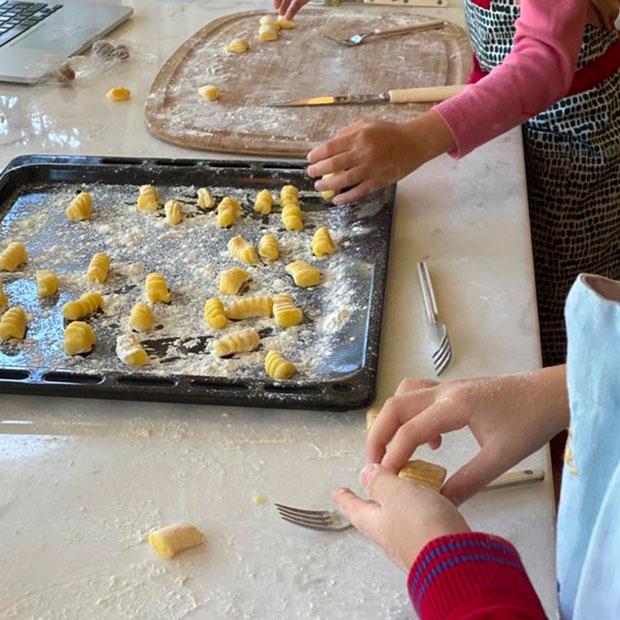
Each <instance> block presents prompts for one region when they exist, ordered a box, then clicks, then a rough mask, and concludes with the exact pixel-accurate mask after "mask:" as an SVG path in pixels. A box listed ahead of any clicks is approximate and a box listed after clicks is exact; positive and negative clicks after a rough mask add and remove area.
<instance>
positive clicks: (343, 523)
mask: <svg viewBox="0 0 620 620" xmlns="http://www.w3.org/2000/svg"><path fill="white" fill-rule="evenodd" d="M275 506H276V508H277V509H278V512H279V513H280V516H281V517H282V519H284V520H285V521H288V522H289V523H292V524H293V525H299V526H300V527H307V528H309V529H311V530H329V531H338V530H344V529H346V528H348V527H350V525H351V524H350V523H349V522H348V521H347V520H346V519H343V518H342V517H341V516H340V515H339V514H338V513H337V512H335V511H330V510H304V509H302V508H293V507H292V506H284V505H282V504H275Z"/></svg>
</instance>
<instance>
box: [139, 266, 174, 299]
mask: <svg viewBox="0 0 620 620" xmlns="http://www.w3.org/2000/svg"><path fill="white" fill-rule="evenodd" d="M144 292H145V293H146V297H147V299H148V300H149V301H150V302H152V303H157V302H162V303H165V304H168V303H170V299H171V295H170V289H169V288H168V283H167V282H166V278H164V276H162V275H161V273H158V272H157V271H154V272H153V273H149V275H148V276H146V280H145V282H144Z"/></svg>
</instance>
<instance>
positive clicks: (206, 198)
mask: <svg viewBox="0 0 620 620" xmlns="http://www.w3.org/2000/svg"><path fill="white" fill-rule="evenodd" d="M196 193H197V194H198V201H197V203H198V206H199V207H200V208H201V209H213V207H214V206H215V198H214V197H213V194H212V193H211V192H210V191H209V190H208V189H207V188H206V187H199V188H198V190H197V192H196Z"/></svg>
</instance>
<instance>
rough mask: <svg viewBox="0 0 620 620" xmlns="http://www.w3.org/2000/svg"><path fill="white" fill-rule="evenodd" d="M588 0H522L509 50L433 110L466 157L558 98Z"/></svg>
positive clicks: (580, 33) (574, 56)
mask: <svg viewBox="0 0 620 620" xmlns="http://www.w3.org/2000/svg"><path fill="white" fill-rule="evenodd" d="M587 8H588V0H561V1H558V0H522V2H521V16H520V18H519V19H518V20H517V22H516V35H515V41H514V48H513V50H512V51H511V53H510V54H509V55H508V56H507V57H506V58H505V60H504V62H503V63H502V64H501V65H499V66H498V67H496V68H495V69H493V71H491V73H489V75H488V76H486V77H484V78H483V79H482V80H480V81H479V82H477V83H476V84H472V85H470V86H468V87H467V88H466V89H465V91H464V92H463V93H461V94H460V95H457V96H456V97H453V98H452V99H449V100H447V101H444V102H443V103H440V104H439V105H437V106H435V107H434V108H433V109H434V110H435V111H436V112H438V113H439V114H440V115H441V117H442V118H443V119H444V121H445V122H446V124H447V125H448V127H449V128H450V131H451V132H452V135H453V136H454V139H455V142H456V144H457V149H456V151H455V152H454V153H453V154H454V155H456V156H457V157H462V156H463V155H466V154H467V153H469V152H470V151H472V150H473V149H475V148H476V147H478V146H480V145H481V144H484V143H485V142H488V141H489V140H491V139H492V138H495V137H496V136H499V135H500V134H502V133H504V132H505V131H508V130H509V129H512V128H513V127H516V126H518V125H520V124H521V123H523V122H524V121H526V120H527V119H529V118H531V117H532V116H535V115H536V114H538V113H540V112H542V111H543V110H546V109H547V108H548V107H549V106H551V105H552V104H554V103H555V102H557V101H559V100H560V99H562V98H563V97H564V96H565V95H566V93H567V92H568V89H569V88H570V85H571V82H572V79H573V74H574V72H575V67H576V64H577V57H578V55H579V49H580V47H581V41H582V38H583V31H584V26H585V21H586V13H587Z"/></svg>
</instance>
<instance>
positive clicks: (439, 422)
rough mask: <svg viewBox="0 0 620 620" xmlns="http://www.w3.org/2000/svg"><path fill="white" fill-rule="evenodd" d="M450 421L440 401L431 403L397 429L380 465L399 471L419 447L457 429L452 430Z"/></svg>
mask: <svg viewBox="0 0 620 620" xmlns="http://www.w3.org/2000/svg"><path fill="white" fill-rule="evenodd" d="M450 421H451V418H450V417H449V416H447V415H446V414H445V405H444V404H443V403H442V402H441V401H440V402H436V403H433V404H432V405H430V406H429V407H428V408H427V409H425V410H424V411H422V413H420V414H418V415H416V416H415V417H413V418H411V419H410V420H409V421H408V422H405V424H403V425H402V426H400V427H399V428H398V430H397V431H396V433H395V434H394V437H393V438H392V440H391V441H390V444H389V445H388V447H387V449H386V451H385V456H384V457H383V461H382V462H381V464H382V465H383V466H384V467H385V468H386V469H389V470H390V471H394V472H397V471H400V468H401V467H403V465H405V463H406V462H407V461H408V460H409V458H410V457H411V455H412V454H413V453H414V452H415V451H416V450H417V449H418V447H419V446H421V445H423V444H425V443H428V442H429V441H433V440H436V438H437V437H438V436H440V435H441V434H442V433H447V432H450V431H453V430H457V428H459V426H458V425H457V426H456V428H454V427H453V426H454V425H452V424H450ZM375 423H376V422H375Z"/></svg>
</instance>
